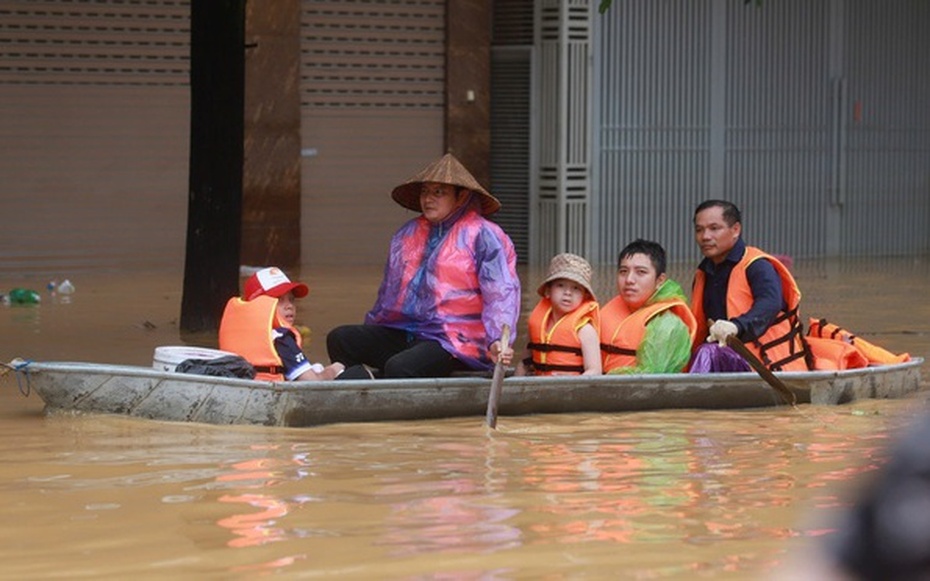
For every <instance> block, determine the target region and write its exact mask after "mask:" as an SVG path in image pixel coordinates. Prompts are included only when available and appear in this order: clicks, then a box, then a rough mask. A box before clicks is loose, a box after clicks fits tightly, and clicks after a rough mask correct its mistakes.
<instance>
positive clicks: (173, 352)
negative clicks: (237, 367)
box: [152, 345, 235, 371]
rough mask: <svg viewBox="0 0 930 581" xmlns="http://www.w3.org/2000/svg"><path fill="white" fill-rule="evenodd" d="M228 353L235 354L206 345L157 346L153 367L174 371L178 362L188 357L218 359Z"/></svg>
mask: <svg viewBox="0 0 930 581" xmlns="http://www.w3.org/2000/svg"><path fill="white" fill-rule="evenodd" d="M226 355H235V353H230V352H229V351H220V350H219V349H208V348H206V347H187V346H183V345H182V346H172V345H169V346H165V347H156V348H155V357H154V359H153V361H152V367H153V368H154V369H157V370H159V371H174V370H175V369H176V368H177V366H178V364H179V363H181V362H182V361H185V360H187V359H216V358H217V357H224V356H226Z"/></svg>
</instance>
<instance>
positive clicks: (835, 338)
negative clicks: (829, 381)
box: [807, 318, 911, 369]
mask: <svg viewBox="0 0 930 581" xmlns="http://www.w3.org/2000/svg"><path fill="white" fill-rule="evenodd" d="M807 324H808V327H807V334H808V341H811V338H814V337H819V338H821V339H824V340H829V341H832V342H836V343H841V344H844V345H851V346H852V347H853V348H855V350H856V351H857V352H859V353H860V354H861V355H862V357H863V358H864V359H865V361H866V362H867V365H888V364H891V363H904V362H905V361H910V360H911V356H910V354H908V353H902V354H901V355H895V354H894V353H892V352H891V351H888V350H887V349H883V348H881V347H879V346H878V345H875V344H873V343H869V342H868V341H866V340H865V339H863V338H862V337H857V336H856V335H854V334H853V333H850V332H849V331H847V330H846V329H844V328H842V327H839V326H837V325H834V324H833V323H829V322H827V320H826V319H814V318H811V319H809V320H808V322H807ZM815 355H817V354H816V353H815ZM829 355H830V353H829V352H828V353H824V354H822V356H823V357H828V356H829ZM861 367H865V365H863V366H861ZM839 369H843V368H842V367H840V368H839Z"/></svg>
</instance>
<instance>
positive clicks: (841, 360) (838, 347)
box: [804, 337, 869, 371]
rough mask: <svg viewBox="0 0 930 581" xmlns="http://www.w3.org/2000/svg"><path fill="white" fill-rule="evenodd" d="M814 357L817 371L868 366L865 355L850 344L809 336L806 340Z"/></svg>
mask: <svg viewBox="0 0 930 581" xmlns="http://www.w3.org/2000/svg"><path fill="white" fill-rule="evenodd" d="M804 342H805V343H807V347H808V348H809V349H810V351H811V355H812V356H813V359H814V369H816V370H817V371H838V370H840V369H859V368H861V367H868V366H869V360H868V359H866V358H865V355H863V354H862V353H859V351H858V350H857V349H856V348H855V347H853V346H852V345H850V344H849V343H844V342H842V341H837V340H834V339H823V338H821V337H807V339H805V340H804Z"/></svg>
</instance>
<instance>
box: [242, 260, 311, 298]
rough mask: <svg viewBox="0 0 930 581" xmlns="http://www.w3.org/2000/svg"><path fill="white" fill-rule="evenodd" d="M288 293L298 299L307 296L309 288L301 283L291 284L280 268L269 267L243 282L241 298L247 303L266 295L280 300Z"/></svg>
mask: <svg viewBox="0 0 930 581" xmlns="http://www.w3.org/2000/svg"><path fill="white" fill-rule="evenodd" d="M289 292H293V293H294V296H295V297H297V298H298V299H299V298H301V297H305V296H307V293H308V292H310V288H309V287H307V285H305V284H304V283H302V282H291V279H289V278H287V275H286V274H284V273H283V272H281V269H280V268H277V267H274V266H271V267H269V268H263V269H261V270H259V271H258V272H256V273H255V274H253V275H252V276H250V277H249V280H247V281H245V290H244V292H243V293H242V296H243V297H244V298H245V300H247V301H251V300H252V299H254V298H255V297H259V296H262V295H268V296H269V297H274V298H276V299H277V298H281V297H283V296H284V295H286V294H287V293H289Z"/></svg>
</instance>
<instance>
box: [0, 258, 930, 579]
mask: <svg viewBox="0 0 930 581" xmlns="http://www.w3.org/2000/svg"><path fill="white" fill-rule="evenodd" d="M692 266H693V265H679V266H676V267H675V268H674V269H673V270H672V271H671V273H670V274H671V275H672V276H673V278H676V279H677V280H679V281H680V282H681V283H682V285H683V286H684V287H686V288H687V287H689V285H690V276H691V267H692ZM793 271H794V273H795V276H796V277H797V280H798V284H799V285H800V287H801V289H802V292H803V293H804V299H803V301H802V305H801V309H802V315H803V316H804V318H805V319H806V318H807V317H809V316H816V317H825V318H827V319H828V320H830V321H831V322H836V323H838V324H840V325H842V326H845V327H847V328H849V329H851V330H852V331H854V332H856V333H858V334H860V335H862V336H863V337H865V338H866V339H868V340H869V341H872V342H875V343H878V344H879V345H881V346H883V347H886V348H887V349H889V350H892V351H895V352H904V351H906V352H909V353H911V355H914V356H919V357H926V356H927V355H928V354H930V304H928V303H927V301H926V300H925V299H924V294H925V291H926V290H927V289H930V260H928V259H927V258H920V259H915V258H907V259H898V258H895V259H869V260H855V261H812V262H805V261H796V262H795V264H794V267H793ZM290 274H292V278H299V279H301V280H305V281H306V282H308V283H309V285H310V288H311V294H310V296H309V297H308V298H307V299H304V300H302V301H300V302H299V303H298V306H299V309H300V311H299V314H298V319H299V322H300V323H302V324H304V325H307V326H309V327H310V328H311V330H312V336H311V340H310V344H309V348H308V349H307V351H308V352H309V354H310V357H311V358H312V359H315V360H325V353H324V349H323V345H324V337H325V335H326V332H327V331H328V330H329V329H331V328H332V327H334V326H336V325H338V324H341V323H347V322H360V321H361V319H362V317H363V315H364V312H365V311H366V310H367V308H368V307H369V306H370V305H371V303H372V302H373V301H374V297H375V293H376V291H377V284H378V281H379V279H380V275H381V269H380V267H376V268H368V269H358V268H342V269H327V270H325V271H313V272H310V271H309V269H308V272H307V273H306V274H304V275H303V276H301V275H302V274H303V273H299V272H292V273H290ZM181 276H182V274H181V270H180V268H179V269H177V270H176V271H175V270H154V271H153V270H147V271H140V272H128V273H117V272H102V273H100V272H76V273H52V274H50V273H41V274H40V273H33V274H29V275H23V276H19V275H13V274H10V273H5V272H3V271H2V270H0V293H5V292H8V291H9V289H11V288H13V287H28V288H33V289H36V290H39V291H40V292H41V293H42V295H43V297H42V302H41V303H40V304H39V305H11V306H0V361H2V362H9V361H11V360H12V359H13V358H14V357H22V358H24V359H34V360H46V361H47V360H75V361H93V362H105V363H128V364H138V365H151V364H152V357H153V352H154V349H155V347H157V346H161V345H182V344H184V341H182V339H181V337H180V334H179V331H178V327H177V321H178V319H179V316H180V302H181V288H182V278H181ZM521 276H522V280H523V285H524V311H525V312H524V316H523V321H524V322H525V318H526V312H527V311H528V309H529V307H530V306H531V305H532V304H533V303H534V302H535V300H536V299H535V296H534V295H532V294H530V293H532V291H533V290H534V289H535V287H536V284H537V281H538V280H539V279H540V277H541V273H540V272H527V271H526V270H525V269H524V270H523V271H522V272H521ZM64 277H67V278H69V279H70V281H71V282H72V283H73V284H74V287H75V292H74V293H73V294H72V295H67V296H62V295H57V296H55V297H52V296H51V295H50V293H48V291H47V290H46V284H47V283H48V282H49V281H50V280H52V279H55V280H56V281H58V282H60V281H61V280H63V278H64ZM595 290H596V291H597V292H598V295H599V296H600V297H602V298H604V299H606V298H607V297H610V296H612V295H613V292H614V289H613V271H612V268H609V267H606V268H604V269H601V271H600V272H599V279H598V281H597V285H596V288H595ZM527 291H529V293H528V292H527ZM522 330H523V329H522V328H521V331H522ZM212 340H213V339H212V338H210V337H203V338H200V340H199V341H197V342H198V344H202V345H204V346H215V343H211V341H212ZM520 340H521V341H523V340H525V336H524V337H521V339H520ZM922 371H923V376H924V380H923V382H924V385H926V384H927V378H928V377H930V368H928V367H927V365H926V364H925V365H924V366H923V370H922ZM21 390H24V385H23V384H22V382H19V383H18V382H17V379H16V377H15V376H14V375H13V374H12V373H9V374H6V375H3V376H0V435H2V439H0V453H2V458H3V463H2V465H0V488H2V492H3V494H2V500H0V508H2V511H3V513H4V514H5V515H6V519H5V523H6V524H5V525H4V526H3V527H0V534H2V540H3V543H2V544H0V558H2V561H3V562H4V573H5V575H6V576H8V577H9V578H44V577H64V576H67V577H68V578H95V579H96V578H128V577H140V578H141V577H147V578H164V577H168V576H175V577H178V578H193V577H197V578H224V579H230V578H243V579H244V578H254V577H257V576H260V575H270V574H278V575H284V576H285V577H288V578H290V577H293V578H326V577H337V576H338V577H341V578H350V579H373V578H377V579H410V580H413V579H457V580H458V579H463V580H464V579H468V580H470V579H516V578H546V579H574V578H591V579H602V578H603V579H608V578H610V579H616V578H627V579H657V578H668V579H693V578H695V577H715V578H716V577H724V578H732V579H759V578H767V577H776V576H778V575H779V574H780V573H781V572H783V571H784V570H785V568H786V567H787V566H789V565H791V566H793V567H795V568H797V567H798V563H797V559H798V557H797V556H798V555H800V554H806V553H807V552H809V551H813V552H815V553H816V548H817V547H818V546H819V545H818V543H819V542H821V541H822V539H823V538H825V536H827V535H829V534H830V532H831V526H832V524H833V521H832V518H833V516H834V514H835V511H837V510H838V509H842V508H843V507H846V506H848V505H849V503H850V499H851V498H852V496H853V495H854V494H855V492H856V491H857V490H859V488H860V487H861V485H862V484H863V483H864V482H865V478H866V477H867V476H868V475H869V474H870V473H872V472H874V471H875V470H876V468H877V467H879V466H881V465H882V464H883V463H884V461H885V457H886V456H885V453H884V449H885V447H886V446H887V445H888V443H889V442H890V441H891V440H892V439H893V438H894V436H895V434H896V433H897V432H898V431H899V430H900V429H901V428H902V427H904V426H906V425H908V424H909V423H910V421H911V419H912V418H913V417H915V415H917V414H921V413H925V412H926V411H927V402H928V397H927V392H926V391H922V392H920V393H918V394H916V395H914V396H912V397H910V398H908V399H906V400H882V401H866V402H859V403H855V404H850V405H844V406H837V407H814V406H808V405H805V406H800V407H799V408H797V409H792V408H787V407H782V408H773V409H768V410H745V411H695V410H673V411H661V412H637V413H628V414H608V415H604V414H561V415H558V414H557V415H540V416H525V417H506V416H504V417H501V418H500V419H499V423H498V428H499V429H498V430H497V431H491V430H488V429H487V428H486V427H485V426H484V423H483V421H484V418H483V417H474V418H461V419H453V420H439V421H436V420H431V421H419V422H392V423H367V424H334V425H327V426H321V427H317V428H308V429H290V428H263V427H227V426H210V425H200V424H177V423H165V422H155V421H148V420H139V419H129V418H123V417H110V416H74V415H70V414H55V415H51V416H46V415H44V414H43V412H42V403H41V401H40V400H39V399H38V398H37V396H36V395H35V394H32V395H30V396H29V397H23V395H21V393H20V392H21ZM803 563H804V564H803V565H802V566H801V572H804V568H805V567H808V566H809V567H810V568H811V570H812V571H813V569H815V566H814V563H813V562H807V561H804V562H803ZM811 575H813V572H811ZM795 578H797V577H795ZM812 578H813V577H812Z"/></svg>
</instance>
